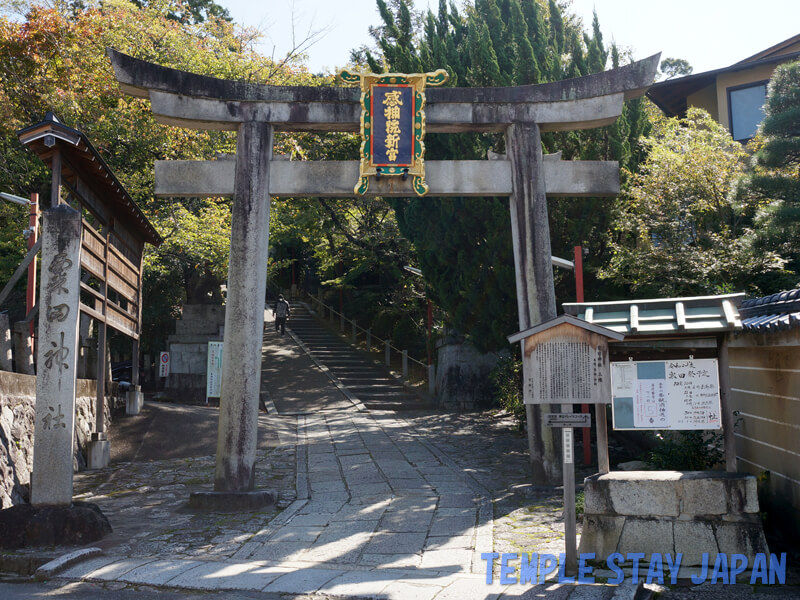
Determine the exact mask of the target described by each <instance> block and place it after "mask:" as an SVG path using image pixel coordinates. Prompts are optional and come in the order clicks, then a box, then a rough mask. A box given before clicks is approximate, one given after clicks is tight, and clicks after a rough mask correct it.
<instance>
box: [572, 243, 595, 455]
mask: <svg viewBox="0 0 800 600" xmlns="http://www.w3.org/2000/svg"><path fill="white" fill-rule="evenodd" d="M574 252H575V300H576V301H577V302H583V248H581V247H580V246H575V248H574ZM581 412H583V413H588V412H589V405H588V404H581ZM582 429H583V464H584V465H590V464H592V442H591V430H590V429H589V428H588V427H583V428H582Z"/></svg>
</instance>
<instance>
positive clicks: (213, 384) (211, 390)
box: [206, 342, 223, 403]
mask: <svg viewBox="0 0 800 600" xmlns="http://www.w3.org/2000/svg"><path fill="white" fill-rule="evenodd" d="M222 346H223V342H208V361H207V363H206V403H208V398H219V397H220V390H221V387H222V385H221V384H222Z"/></svg>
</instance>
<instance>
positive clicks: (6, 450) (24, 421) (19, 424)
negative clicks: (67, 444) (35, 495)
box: [0, 371, 111, 509]
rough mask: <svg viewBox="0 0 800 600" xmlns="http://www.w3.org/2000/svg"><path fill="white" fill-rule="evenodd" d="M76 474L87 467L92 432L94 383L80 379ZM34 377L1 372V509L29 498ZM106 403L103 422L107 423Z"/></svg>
mask: <svg viewBox="0 0 800 600" xmlns="http://www.w3.org/2000/svg"><path fill="white" fill-rule="evenodd" d="M76 395H77V401H76V413H77V414H76V415H75V454H74V456H73V468H74V470H75V471H78V470H80V469H83V468H85V467H86V443H87V442H88V440H89V439H90V437H91V433H92V431H94V422H95V397H96V396H97V384H96V382H95V381H92V380H88V379H79V380H78V382H77V387H76ZM35 402H36V377H35V376H32V375H21V374H19V373H10V372H7V371H0V509H2V508H8V507H9V506H13V505H15V504H23V503H25V502H27V501H28V499H29V497H30V475H31V469H32V467H33V424H34V415H35V413H36V410H35ZM110 420H111V418H110V409H109V402H106V423H107V424H108V423H110Z"/></svg>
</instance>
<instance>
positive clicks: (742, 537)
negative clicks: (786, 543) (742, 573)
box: [715, 523, 769, 564]
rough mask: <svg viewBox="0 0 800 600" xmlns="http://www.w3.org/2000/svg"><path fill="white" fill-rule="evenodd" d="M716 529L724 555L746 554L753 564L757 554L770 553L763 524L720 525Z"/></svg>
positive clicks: (719, 545)
mask: <svg viewBox="0 0 800 600" xmlns="http://www.w3.org/2000/svg"><path fill="white" fill-rule="evenodd" d="M715 529H716V537H717V546H718V547H719V551H720V552H722V553H725V554H728V555H731V554H744V555H745V556H747V558H748V561H749V562H750V564H752V562H753V559H754V557H755V555H756V554H758V553H760V552H764V553H766V552H769V549H768V548H767V540H766V538H765V537H764V531H763V529H762V528H761V523H719V524H717V525H716V528H715Z"/></svg>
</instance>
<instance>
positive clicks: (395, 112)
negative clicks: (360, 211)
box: [339, 69, 448, 196]
mask: <svg viewBox="0 0 800 600" xmlns="http://www.w3.org/2000/svg"><path fill="white" fill-rule="evenodd" d="M339 78H340V79H341V80H342V81H344V82H346V83H359V84H360V85H361V139H362V142H361V168H360V172H359V181H358V183H357V184H356V186H355V189H354V191H355V193H356V194H358V195H362V194H364V193H366V191H367V190H368V189H369V178H370V177H380V176H384V175H389V176H398V175H399V176H402V177H403V178H404V179H405V178H406V177H408V176H410V177H412V188H413V190H414V193H416V194H417V195H419V196H424V195H425V194H426V193H427V192H428V186H427V185H426V184H425V161H424V156H425V142H424V139H425V111H424V108H425V86H426V85H441V84H443V83H444V82H446V81H447V78H448V76H447V72H446V71H444V70H442V69H440V70H438V71H436V72H434V73H417V74H413V75H405V74H399V73H386V74H383V75H377V74H375V73H351V72H349V71H346V70H344V71H341V72H340V73H339Z"/></svg>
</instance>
